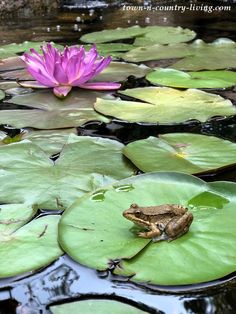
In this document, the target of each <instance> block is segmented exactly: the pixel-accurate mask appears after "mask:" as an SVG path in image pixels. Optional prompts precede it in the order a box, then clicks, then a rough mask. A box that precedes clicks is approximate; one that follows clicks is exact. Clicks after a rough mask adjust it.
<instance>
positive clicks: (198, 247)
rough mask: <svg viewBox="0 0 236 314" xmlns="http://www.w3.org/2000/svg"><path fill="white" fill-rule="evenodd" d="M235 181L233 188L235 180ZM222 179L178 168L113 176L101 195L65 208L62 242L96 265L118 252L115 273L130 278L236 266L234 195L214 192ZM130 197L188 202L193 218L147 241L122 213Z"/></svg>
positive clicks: (174, 280) (213, 273) (192, 276)
mask: <svg viewBox="0 0 236 314" xmlns="http://www.w3.org/2000/svg"><path fill="white" fill-rule="evenodd" d="M223 185H224V186H225V185H227V183H226V182H225V183H223ZM232 185H234V194H236V184H233V183H230V186H232ZM220 186H221V183H220V182H219V184H218V186H217V190H214V185H211V184H207V183H205V182H204V181H202V180H200V179H198V178H196V177H193V176H191V175H187V174H182V173H176V172H157V173H150V174H144V175H139V176H136V177H132V178H129V179H126V180H122V181H119V182H116V183H114V184H113V185H112V186H107V187H105V188H103V191H104V192H103V193H104V197H103V199H102V200H97V199H96V197H95V195H96V192H94V193H93V194H90V195H86V196H84V197H83V198H81V199H79V200H78V201H76V202H75V203H74V204H73V205H72V206H71V207H70V208H69V209H68V210H67V211H66V212H65V213H64V214H63V216H62V219H61V221H60V224H59V242H60V244H61V245H62V247H63V249H64V250H65V251H66V252H67V253H68V254H69V255H70V256H71V257H72V258H73V259H75V260H76V261H78V262H79V263H82V264H84V265H86V266H89V267H93V268H96V269H100V270H102V269H106V268H108V267H109V265H111V264H112V261H113V260H117V259H121V261H120V263H119V267H115V273H116V274H119V275H122V276H133V277H132V278H131V279H130V280H132V281H138V282H149V283H151V284H160V285H185V284H193V283H200V282H206V281H209V280H214V279H217V278H220V277H223V276H225V275H227V274H230V273H232V272H234V271H235V270H236V266H235V260H236V250H235V241H236V234H235V223H234V221H235V219H236V210H235V206H236V202H235V197H234V198H232V197H231V194H230V193H229V194H228V193H227V190H226V189H225V190H224V193H220V192H218V190H219V187H220ZM124 187H126V188H124ZM94 197H95V198H94ZM134 202H135V203H137V204H139V205H140V206H151V205H152V206H153V205H160V204H180V205H184V206H188V207H189V210H190V211H191V212H192V213H193V216H194V220H193V223H192V225H191V226H190V230H189V231H188V232H187V233H186V234H184V235H183V236H181V237H179V238H177V239H175V240H173V241H171V242H167V241H161V242H152V241H151V240H148V239H143V238H139V237H138V236H137V229H136V230H135V228H133V227H132V222H130V221H128V220H126V219H125V218H124V217H122V212H123V211H124V210H125V209H127V208H129V207H130V204H132V203H134ZM85 243H86V245H85ZM216 256H217V259H216ZM167 270H168V271H167Z"/></svg>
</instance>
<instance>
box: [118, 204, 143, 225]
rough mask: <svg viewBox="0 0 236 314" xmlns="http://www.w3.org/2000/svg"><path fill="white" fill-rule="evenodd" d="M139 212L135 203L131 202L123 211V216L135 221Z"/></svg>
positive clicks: (138, 216)
mask: <svg viewBox="0 0 236 314" xmlns="http://www.w3.org/2000/svg"><path fill="white" fill-rule="evenodd" d="M141 214H142V212H141V210H140V207H139V206H138V205H137V204H131V205H130V208H128V209H126V210H125V211H124V212H123V216H124V217H125V218H127V219H129V220H131V221H137V220H138V219H139V218H140V216H141Z"/></svg>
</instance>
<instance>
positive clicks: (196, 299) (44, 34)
mask: <svg viewBox="0 0 236 314" xmlns="http://www.w3.org/2000/svg"><path fill="white" fill-rule="evenodd" d="M72 2H73V1H69V0H68V1H65V7H64V8H62V9H61V10H60V11H59V12H58V14H57V15H56V16H55V15H54V16H44V17H42V18H36V17H35V18H33V19H32V18H26V17H21V18H19V17H16V18H14V19H6V20H4V19H2V20H0V33H1V38H0V44H7V43H12V42H22V41H24V40H33V41H41V40H46V41H50V40H53V41H55V42H58V43H68V44H71V43H78V41H79V37H80V36H81V35H82V34H83V33H85V32H90V31H94V30H100V29H103V28H115V27H126V26H131V25H137V24H138V25H141V26H144V25H156V24H157V25H169V26H178V25H181V26H182V27H189V28H191V29H193V30H195V31H196V32H197V33H198V37H199V38H202V39H203V40H205V41H207V42H210V41H212V40H214V39H216V38H218V37H228V38H231V39H233V40H235V39H236V34H235V28H236V15H235V14H233V13H234V12H235V9H233V8H232V11H230V12H223V11H221V12H213V13H211V14H209V13H207V12H197V11H195V12H194V11H192V12H190V11H189V12H186V13H185V14H184V13H183V14H181V13H180V12H135V13H134V12H130V11H124V10H123V8H122V6H119V3H120V1H116V2H117V6H115V7H112V8H105V7H104V6H102V5H100V8H99V9H96V10H92V11H91V8H90V9H85V8H83V9H80V10H78V9H74V7H73V5H72V4H71V3H72ZM84 2H86V5H87V6H88V3H90V2H91V3H92V2H94V1H84ZM95 2H100V3H102V2H103V1H95ZM175 3H177V2H175ZM182 3H184V4H186V2H182ZM204 3H205V2H204ZM178 4H179V2H178ZM223 93H225V97H227V98H229V99H231V98H233V99H232V100H233V101H235V92H234V91H225V92H222V96H224V95H223ZM227 93H228V94H227ZM230 93H231V94H230ZM230 97H231V98H230ZM18 108H19V107H18ZM1 130H3V131H5V132H6V133H9V135H10V136H12V137H13V136H15V135H16V134H18V133H19V132H20V131H21V130H15V129H12V128H11V127H1ZM168 132H193V133H202V134H209V135H217V136H220V137H222V138H226V139H230V140H232V141H234V142H236V118H235V117H230V118H227V119H213V120H210V121H208V122H206V123H204V124H201V123H199V122H197V121H192V122H190V123H186V124H181V125H178V126H176V125H172V126H168V125H166V126H159V125H148V126H147V125H140V124H135V123H134V124H131V123H129V124H124V123H123V122H120V121H113V122H112V123H109V124H103V123H97V122H90V123H87V124H86V125H84V126H82V127H80V128H78V134H80V135H94V136H97V135H100V136H105V137H109V138H114V139H118V140H120V141H121V142H123V143H128V142H130V141H134V140H136V139H141V138H145V137H148V136H150V135H152V136H157V135H158V134H161V133H168ZM220 176H221V177H220ZM203 178H204V179H207V180H216V179H222V174H217V175H216V174H213V175H212V176H209V175H208V177H207V176H206V175H205V177H204V176H203ZM226 178H227V179H229V180H233V181H235V179H236V170H235V169H234V171H232V169H230V171H229V173H228V177H227V174H225V173H223V179H226ZM216 259H217V257H216ZM87 298H109V299H116V300H120V301H123V302H127V303H129V304H132V305H136V306H137V307H138V308H140V309H143V310H146V311H147V312H149V313H167V314H180V313H181V314H185V313H190V314H202V313H205V314H213V313H216V314H218V313H219V314H220V313H225V314H231V313H232V314H233V313H235V308H236V277H235V275H234V274H232V275H230V276H228V277H225V278H222V279H220V280H216V281H214V282H210V283H206V284H202V285H193V286H185V287H163V286H162V287H161V286H160V287H159V286H155V287H154V286H148V285H137V284H134V283H132V282H131V281H130V280H128V279H124V278H119V277H116V276H113V275H112V274H110V273H109V272H96V271H95V270H92V269H89V268H86V267H84V266H81V265H79V264H77V263H75V262H74V261H72V260H71V259H70V258H69V257H67V256H63V257H61V258H60V259H59V260H57V261H56V262H54V263H53V264H52V265H50V266H49V267H47V268H45V269H42V270H41V271H38V272H37V273H35V274H28V275H26V276H24V277H15V278H8V279H2V280H0V314H15V313H17V314H40V313H42V314H49V313H50V311H49V305H51V304H58V303H63V302H68V301H71V300H72V299H73V300H81V299H87Z"/></svg>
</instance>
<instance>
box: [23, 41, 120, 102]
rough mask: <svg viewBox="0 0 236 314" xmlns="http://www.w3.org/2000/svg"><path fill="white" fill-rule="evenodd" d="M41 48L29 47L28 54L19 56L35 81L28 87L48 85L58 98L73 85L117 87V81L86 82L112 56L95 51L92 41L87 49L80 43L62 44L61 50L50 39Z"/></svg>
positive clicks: (87, 87) (102, 67)
mask: <svg viewBox="0 0 236 314" xmlns="http://www.w3.org/2000/svg"><path fill="white" fill-rule="evenodd" d="M41 49H42V52H43V54H42V55H40V54H39V53H38V52H37V51H36V50H35V49H33V48H32V49H30V52H31V54H30V53H24V55H23V56H22V57H21V59H22V60H23V61H24V62H25V63H26V66H27V70H28V72H29V73H30V74H31V75H32V76H33V78H34V79H35V80H36V81H37V82H35V83H33V84H31V87H38V88H40V87H42V88H45V87H46V88H47V87H48V88H50V87H51V88H53V92H54V94H55V95H56V96H57V97H60V98H62V97H65V96H66V95H67V94H68V93H69V92H70V90H71V88H72V87H73V86H78V87H81V88H86V89H95V90H110V89H118V88H120V84H119V83H112V82H89V81H91V80H92V79H93V78H94V77H95V76H97V75H98V74H99V73H100V72H102V70H104V69H105V68H106V67H107V66H108V65H109V64H110V62H111V57H107V58H105V57H100V56H99V55H98V52H97V49H96V46H95V45H94V46H93V47H92V48H91V49H90V50H89V51H88V52H86V51H85V49H84V47H83V46H80V47H78V46H72V47H65V48H64V50H63V51H62V52H60V51H59V50H58V49H56V48H55V47H53V46H52V45H51V44H50V43H48V44H47V45H46V46H43V47H42V48H41ZM21 85H24V84H21ZM26 85H27V84H25V86H26ZM27 86H29V85H27Z"/></svg>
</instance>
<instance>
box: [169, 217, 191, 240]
mask: <svg viewBox="0 0 236 314" xmlns="http://www.w3.org/2000/svg"><path fill="white" fill-rule="evenodd" d="M192 221H193V215H192V214H191V213H189V212H187V213H185V214H184V215H183V216H181V217H176V218H173V219H172V220H171V221H170V222H169V223H168V224H167V225H166V228H165V233H166V235H167V236H168V241H172V240H174V239H176V238H178V237H180V236H182V235H183V234H185V233H186V232H188V230H189V226H190V225H191V223H192Z"/></svg>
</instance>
